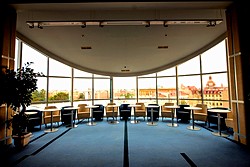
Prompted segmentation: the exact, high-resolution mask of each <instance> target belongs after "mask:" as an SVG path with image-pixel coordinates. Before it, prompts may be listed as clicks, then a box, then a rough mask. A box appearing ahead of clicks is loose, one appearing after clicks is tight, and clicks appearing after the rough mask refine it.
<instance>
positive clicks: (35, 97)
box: [32, 89, 46, 102]
mask: <svg viewBox="0 0 250 167" xmlns="http://www.w3.org/2000/svg"><path fill="white" fill-rule="evenodd" d="M45 94H46V91H45V90H44V89H42V90H40V91H38V90H35V91H34V92H33V93H32V102H38V101H45Z"/></svg>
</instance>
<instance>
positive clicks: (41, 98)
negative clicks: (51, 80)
mask: <svg viewBox="0 0 250 167" xmlns="http://www.w3.org/2000/svg"><path fill="white" fill-rule="evenodd" d="M46 89H47V78H46V77H38V78H37V90H36V91H35V92H33V94H32V98H33V99H32V103H37V102H45V101H46V91H47V90H46Z"/></svg>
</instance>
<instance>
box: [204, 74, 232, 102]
mask: <svg viewBox="0 0 250 167" xmlns="http://www.w3.org/2000/svg"><path fill="white" fill-rule="evenodd" d="M203 95H204V97H203V98H204V99H206V100H215V101H220V100H228V99H229V97H228V82H227V74H226V73H221V74H211V75H204V76H203ZM218 104H219V106H220V103H218ZM209 105H211V106H214V107H215V106H216V105H217V102H216V103H209ZM225 107H228V106H225Z"/></svg>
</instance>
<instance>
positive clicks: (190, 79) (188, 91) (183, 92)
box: [178, 75, 201, 106]
mask: <svg viewBox="0 0 250 167" xmlns="http://www.w3.org/2000/svg"><path fill="white" fill-rule="evenodd" d="M178 88H179V100H180V101H179V104H185V103H187V104H189V105H192V106H193V105H196V102H195V103H194V102H193V101H190V102H187V100H188V99H201V80H200V76H199V75H197V76H181V77H178Z"/></svg>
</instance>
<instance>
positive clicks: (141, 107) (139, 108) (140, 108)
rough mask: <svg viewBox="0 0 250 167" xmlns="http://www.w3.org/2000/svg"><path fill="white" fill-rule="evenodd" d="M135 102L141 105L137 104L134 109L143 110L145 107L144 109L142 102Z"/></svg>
mask: <svg viewBox="0 0 250 167" xmlns="http://www.w3.org/2000/svg"><path fill="white" fill-rule="evenodd" d="M136 104H138V105H141V106H139V107H135V109H136V110H145V109H146V107H145V104H144V103H142V102H137V103H136Z"/></svg>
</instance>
